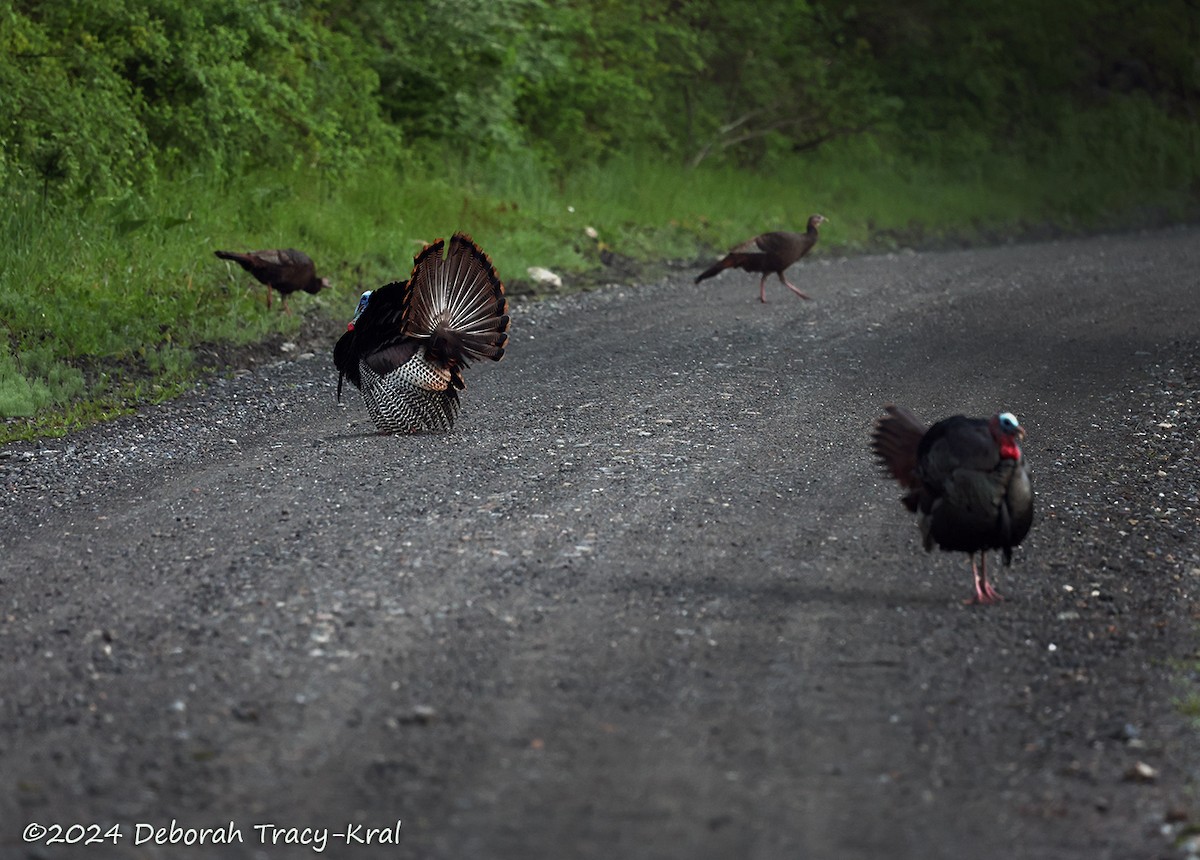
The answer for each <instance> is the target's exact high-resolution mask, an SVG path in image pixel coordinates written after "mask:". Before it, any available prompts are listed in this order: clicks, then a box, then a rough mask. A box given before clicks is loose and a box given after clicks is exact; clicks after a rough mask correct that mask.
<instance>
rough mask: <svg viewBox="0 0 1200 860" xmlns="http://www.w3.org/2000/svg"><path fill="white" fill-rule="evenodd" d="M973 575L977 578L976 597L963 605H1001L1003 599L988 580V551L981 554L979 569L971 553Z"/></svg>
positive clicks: (973, 554)
mask: <svg viewBox="0 0 1200 860" xmlns="http://www.w3.org/2000/svg"><path fill="white" fill-rule="evenodd" d="M971 573H972V574H973V575H974V576H975V596H974V597H972V598H971V599H969V600H964V601H963V603H966V604H968V605H970V604H972V603H999V602H1000V601H1001V600H1003V599H1004V598H1002V597H1001V596H1000V594H999V592H997V591H996V589H994V588H992V584H991V583H990V582H988V578H987V551H986V550H983V551H981V552H980V553H979V567H976V566H975V553H971Z"/></svg>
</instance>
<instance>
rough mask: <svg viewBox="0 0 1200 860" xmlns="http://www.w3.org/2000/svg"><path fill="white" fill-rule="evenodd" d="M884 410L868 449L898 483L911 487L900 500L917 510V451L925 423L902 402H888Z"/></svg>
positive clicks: (912, 509)
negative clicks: (902, 404) (896, 403)
mask: <svg viewBox="0 0 1200 860" xmlns="http://www.w3.org/2000/svg"><path fill="white" fill-rule="evenodd" d="M884 411H886V412H887V414H886V415H884V416H883V417H882V418H880V419H879V420H878V421H876V422H875V429H874V431H873V432H872V433H871V449H872V450H873V451H874V452H875V456H876V457H877V458H878V460H879V465H880V467H881V468H882V470H883V473H884V474H885V475H888V476H889V477H892V478H895V479H896V480H897V481H898V482H899V483H900V486H902V487H904V488H905V489H906V490H911V491H913V492H909V493H907V494H905V496H904V497H903V499H901V501H903V502H904V506H905V507H906V508H908V509H909V510H910V511H914V512H915V511H916V509H917V498H918V493H917V492H916V491H918V490H919V489H920V487H921V480H920V478H919V477H918V476H917V451H918V448H919V447H920V444H921V437H922V436H924V435H925V430H926V427H925V424H924V422H922V421H921V419H920V418H918V417H917V416H916V415H914V414H913V413H912V412H910V411H908V410H907V409H905V408H904V407H903V406H895V405H893V404H889V405H888V406H885V407H884Z"/></svg>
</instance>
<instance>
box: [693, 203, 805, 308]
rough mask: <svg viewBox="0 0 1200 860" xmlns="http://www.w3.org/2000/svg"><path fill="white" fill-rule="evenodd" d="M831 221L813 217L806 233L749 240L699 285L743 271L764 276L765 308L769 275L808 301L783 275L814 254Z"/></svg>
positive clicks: (719, 262) (705, 274)
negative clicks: (822, 230) (729, 271)
mask: <svg viewBox="0 0 1200 860" xmlns="http://www.w3.org/2000/svg"><path fill="white" fill-rule="evenodd" d="M827 220H829V219H828V218H826V217H825V216H824V215H813V216H812V217H811V218H809V219H808V230H807V231H806V232H804V233H786V232H778V233H763V234H762V235H761V236H755V237H754V238H753V239H747V240H746V241H745V242H743V243H742V244H740V245H738V246H737V247H735V248H731V249H730V250H729V253H728V254H726V255H725V256H724V257H722V258H721V259H720V260H717V262H715V263H713V264H712V265H711V266H709V267H708V268H707V269H705V270H704V271H703V272H701V273H700V274H699V275H697V276H696V283H697V284H698V283H700V282H701V281H703V280H704V279H705V278H711V277H712V276H713V275H715V274H717V273H718V272H723V271H724V270H725V269H742V270H743V271H747V272H762V273H763V276H762V279H761V280H760V281H759V282H758V300H759V301H760V302H763V303H764V304H765V303H766V301H767V275H769V274H771V273H772V272H774V273H775V274H776V275H778V276H779V280H781V281H783V285H784V286H785V287H787V288H788V289H789V290H791V291H792V292H793V293H795V294H796V295H798V296H799V297H800V298H802V299H807V298H809V296H807V295H806V294H805V293H803V292H801V291H800V290H799V289H798V288H797V287H796V286H794V285H793V284H791V283H789V282H788V279H787V278H785V277H784V276H783V272H784V270H785V269H787V267H788V266H790V265H792V264H793V263H795V262H796V261H798V260H799V259H800V258H801V257H803V256H804V255H805V254H807V253H808V252H809V251H811V250H812V248H813V245H815V244H817V227H819V226H820V225H821V224H823V223H824V222H825V221H827Z"/></svg>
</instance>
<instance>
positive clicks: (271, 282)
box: [214, 248, 329, 314]
mask: <svg viewBox="0 0 1200 860" xmlns="http://www.w3.org/2000/svg"><path fill="white" fill-rule="evenodd" d="M214 253H215V254H216V255H217V256H218V257H220V258H221V259H222V260H232V261H233V262H235V263H237V264H238V265H239V266H241V267H242V268H243V269H245V270H246V271H247V272H249V273H250V274H251V275H253V276H254V278H255V280H257V281H258V282H259V283H260V284H265V285H266V287H267V307H268V308H270V307H271V290H275V291H277V292H278V293H279V294H280V295H282V296H283V309H284V310H285V311H287V312H288V313H289V314H290V313H291V312H292V309H291V308H289V307H288V296H289V295H291V294H292V293H295V292H299V291H303V292H306V293H313V294H315V293H319V292H320V291H321V290H323V289H325V288H326V287H328V286H329V279H328V278H318V277H317V267H316V265H315V264H314V263H313V261H312V258H311V257H309V256H308V254H306V253H304V252H303V251H297V250H296V249H295V248H279V249H272V250H269V251H247V252H246V253H244V254H243V253H239V252H237V251H215V252H214Z"/></svg>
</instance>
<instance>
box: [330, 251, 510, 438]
mask: <svg viewBox="0 0 1200 860" xmlns="http://www.w3.org/2000/svg"><path fill="white" fill-rule="evenodd" d="M443 251H444V252H445V253H444V254H443ZM508 325H509V319H508V301H507V299H505V297H504V285H503V284H502V283H501V282H500V277H499V276H498V275H497V274H496V269H495V268H494V267H493V266H492V262H491V260H489V259H488V256H487V254H485V253H484V252H483V251H482V250H481V249H480V248H479V246H478V245H476V244H475V243H474V242H473V241H471V238H470V237H469V236H467V235H465V234H463V233H455V234H454V236H453V237H451V239H450V242H449V244H448V245H447V243H446V242H445V241H444V240H442V239H438V240H437V241H436V242H434V243H433V244H431V245H426V246H425V249H424V250H422V251H421V253H420V254H418V255H417V257H416V259H415V260H414V261H413V270H412V274H411V275H410V276H409V279H408V280H407V281H404V282H399V283H393V284H388V285H387V286H384V287H380V288H379V289H377V290H368V291H367V292H365V293H363V294H362V298H361V299H359V302H358V312H357V313H356V314H355V315H354V319H353V320H351V321H350V323H349V325H347V327H346V333H345V334H343V335H342V336H341V338H340V339H339V340H338V342H337V344H336V345H335V346H334V348H333V361H334V364H335V365H336V366H337V369H338V390H337V393H338V399H339V400H340V399H341V396H342V379H343V378H345V379H348V380H350V383H351V384H352V385H354V386H355V387H356V388H358V389H359V390H360V391H361V392H362V395H363V399H364V400H365V401H366V404H367V412H369V413H370V415H371V420H372V421H374V422H375V427H376V428H377V429H378V430H379V432H381V433H415V432H421V431H446V430H449V429H450V428H451V427H453V426H454V419H455V418H456V417H457V415H458V392H459V391H461V390H463V388H464V387H465V383H464V382H463V375H462V372H463V370H464V369H465V368H466V367H467V366H468V365H469V364H470V362H472V361H475V360H478V359H484V358H490V359H491V360H492V361H499V360H500V359H501V358H502V357H503V355H504V347H505V344H506V343H507V342H508Z"/></svg>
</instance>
